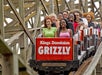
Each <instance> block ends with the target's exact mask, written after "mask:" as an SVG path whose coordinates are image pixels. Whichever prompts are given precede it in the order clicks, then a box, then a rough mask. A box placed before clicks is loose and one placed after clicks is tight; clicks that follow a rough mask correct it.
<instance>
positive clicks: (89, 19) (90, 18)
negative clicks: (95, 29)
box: [83, 12, 94, 22]
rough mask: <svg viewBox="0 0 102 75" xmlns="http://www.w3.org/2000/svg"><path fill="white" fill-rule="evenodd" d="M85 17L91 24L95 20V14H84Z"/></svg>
mask: <svg viewBox="0 0 102 75" xmlns="http://www.w3.org/2000/svg"><path fill="white" fill-rule="evenodd" d="M83 16H84V17H85V18H86V19H87V21H88V22H91V21H92V20H93V19H94V13H93V12H88V13H84V14H83Z"/></svg>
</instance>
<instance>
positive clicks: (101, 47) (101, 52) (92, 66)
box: [83, 42, 102, 75]
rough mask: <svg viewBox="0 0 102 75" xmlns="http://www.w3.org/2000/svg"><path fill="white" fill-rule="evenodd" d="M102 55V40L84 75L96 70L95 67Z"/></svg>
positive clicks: (89, 74)
mask: <svg viewBox="0 0 102 75" xmlns="http://www.w3.org/2000/svg"><path fill="white" fill-rule="evenodd" d="M101 56H102V42H101V43H100V45H99V47H98V49H97V52H96V54H95V55H94V57H93V59H92V62H91V63H90V64H89V66H88V68H87V69H86V71H85V72H84V73H83V75H91V74H92V72H93V71H94V69H95V67H96V66H97V63H98V62H99V60H100V58H101Z"/></svg>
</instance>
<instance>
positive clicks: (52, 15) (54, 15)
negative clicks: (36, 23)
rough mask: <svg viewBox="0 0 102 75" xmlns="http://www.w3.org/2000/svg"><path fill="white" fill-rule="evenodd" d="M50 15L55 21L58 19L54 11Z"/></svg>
mask: <svg viewBox="0 0 102 75" xmlns="http://www.w3.org/2000/svg"><path fill="white" fill-rule="evenodd" d="M49 16H50V17H51V20H52V22H55V21H56V20H57V16H56V14H54V13H52V14H50V15H49Z"/></svg>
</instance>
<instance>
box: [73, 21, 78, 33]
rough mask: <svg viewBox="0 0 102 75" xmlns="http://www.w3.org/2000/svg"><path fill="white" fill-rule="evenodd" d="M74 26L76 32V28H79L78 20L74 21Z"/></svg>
mask: <svg viewBox="0 0 102 75" xmlns="http://www.w3.org/2000/svg"><path fill="white" fill-rule="evenodd" d="M73 27H74V32H76V29H77V27H78V22H74V23H73Z"/></svg>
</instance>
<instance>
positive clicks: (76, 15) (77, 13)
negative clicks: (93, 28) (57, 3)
mask: <svg viewBox="0 0 102 75" xmlns="http://www.w3.org/2000/svg"><path fill="white" fill-rule="evenodd" d="M71 12H72V13H73V14H74V20H75V21H76V20H80V18H81V17H82V12H81V11H80V10H79V9H74V10H72V11H71Z"/></svg>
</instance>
